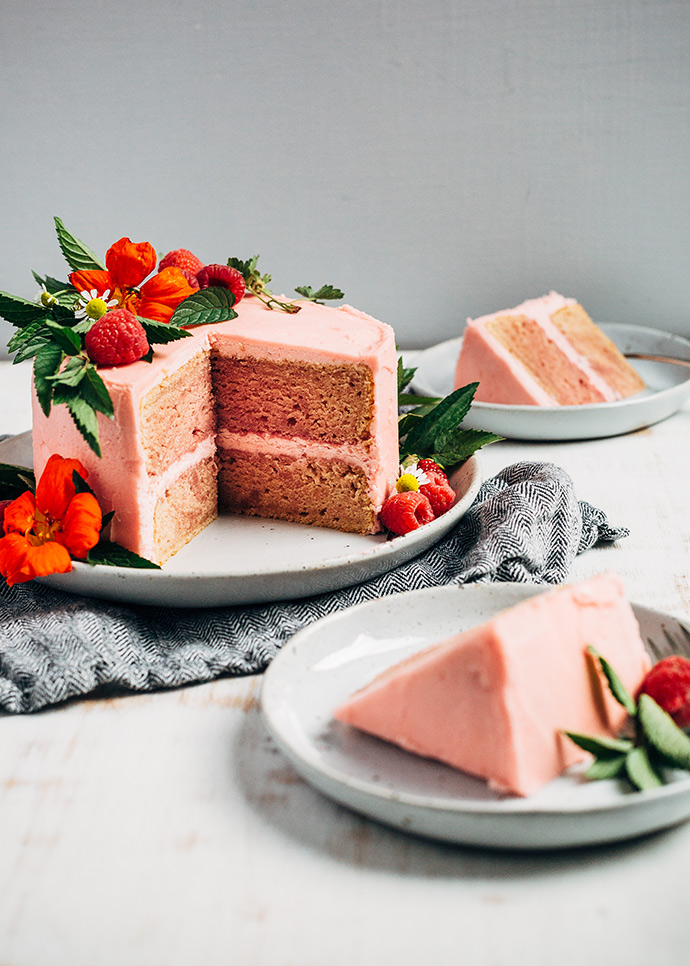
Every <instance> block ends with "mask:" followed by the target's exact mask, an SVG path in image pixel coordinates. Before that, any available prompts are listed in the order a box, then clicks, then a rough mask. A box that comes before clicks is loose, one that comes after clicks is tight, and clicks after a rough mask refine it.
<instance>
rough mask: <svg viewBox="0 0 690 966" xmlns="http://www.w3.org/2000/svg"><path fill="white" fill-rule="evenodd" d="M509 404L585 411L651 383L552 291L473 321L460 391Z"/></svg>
mask: <svg viewBox="0 0 690 966" xmlns="http://www.w3.org/2000/svg"><path fill="white" fill-rule="evenodd" d="M469 382H479V387H478V389H477V392H476V394H475V399H476V400H477V401H479V402H492V403H502V404H507V405H539V406H554V405H582V404H585V403H596V402H611V401H613V400H615V399H620V398H622V397H623V396H628V395H632V394H633V393H635V392H639V391H640V390H641V389H643V388H644V383H643V382H642V380H641V379H640V377H639V376H638V375H637V373H636V372H635V370H634V369H633V368H632V366H630V365H629V364H628V362H627V361H626V360H625V358H624V356H623V355H622V354H621V353H620V352H619V351H618V349H617V348H616V346H615V345H614V344H613V342H611V340H610V339H608V338H607V337H606V336H605V335H604V333H603V332H602V331H601V330H600V329H599V328H598V327H597V326H596V325H595V324H594V323H593V322H592V320H591V319H590V318H589V316H588V315H587V313H586V312H585V311H584V309H583V308H582V306H580V305H578V304H577V302H576V301H575V299H566V298H564V297H563V296H562V295H559V294H558V293H557V292H551V293H549V295H545V296H543V297H542V298H539V299H530V300H528V301H526V302H523V303H522V304H521V305H518V306H516V307H515V308H514V309H506V310H503V311H501V312H494V313H492V314H490V315H485V316H481V317H480V318H478V319H468V321H467V326H466V328H465V332H464V335H463V340H462V347H461V350H460V355H459V357H458V362H457V366H456V373H455V386H456V388H457V387H459V386H462V385H466V384H467V383H469Z"/></svg>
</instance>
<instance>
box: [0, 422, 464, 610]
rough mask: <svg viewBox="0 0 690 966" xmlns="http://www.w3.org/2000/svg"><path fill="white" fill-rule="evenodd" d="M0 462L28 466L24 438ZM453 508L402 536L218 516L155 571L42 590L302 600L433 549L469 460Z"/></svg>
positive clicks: (85, 578) (456, 509)
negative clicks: (345, 531) (390, 537)
mask: <svg viewBox="0 0 690 966" xmlns="http://www.w3.org/2000/svg"><path fill="white" fill-rule="evenodd" d="M0 462H2V463H14V464H17V465H20V466H30V465H31V464H32V453H31V434H30V433H23V434H22V435H21V436H15V437H12V439H9V440H6V441H5V442H2V443H0ZM451 483H452V485H453V487H454V489H455V492H456V494H457V499H456V502H455V504H454V505H453V506H452V507H451V509H450V510H449V511H448V512H447V513H445V514H444V515H443V516H442V517H439V518H438V519H437V520H434V521H432V522H431V523H429V524H427V525H426V526H424V527H420V528H419V530H415V531H413V532H412V533H408V534H406V535H405V536H404V537H395V538H393V539H389V538H388V537H387V536H386V535H385V534H377V535H374V536H366V535H362V534H356V533H354V534H353V533H340V532H339V531H337V530H325V529H323V528H321V527H304V526H300V525H299V524H295V523H283V522H282V521H280V520H260V519H258V518H253V517H231V516H224V517H220V518H219V519H218V520H216V521H215V522H214V523H212V524H211V526H210V527H207V528H206V530H204V531H203V533H201V534H200V535H199V536H198V537H196V538H195V539H194V540H192V542H191V543H189V544H188V545H187V546H186V547H184V548H183V549H182V550H180V552H179V553H178V554H176V555H175V556H174V557H173V558H172V560H170V561H168V563H166V564H165V566H164V567H163V569H162V570H132V569H130V568H126V567H90V566H88V565H87V564H81V563H75V565H74V569H73V570H72V572H71V573H69V574H53V575H52V576H50V577H45V578H42V581H43V583H46V584H49V585H50V586H51V587H56V588H58V589H60V590H65V591H69V592H70V593H76V594H84V595H86V596H87V597H106V598H109V599H111V600H119V601H123V602H127V603H139V604H164V605H165V606H168V607H213V606H220V605H228V604H247V603H259V602H264V601H271V600H287V599H291V598H296V597H307V596H311V595H312V594H320V593H324V592H326V591H332V590H339V589H340V588H342V587H349V586H351V585H352V584H358V583H362V582H363V581H365V580H368V579H369V578H371V577H376V576H378V575H379V574H382V573H386V572H387V571H389V570H392V569H393V567H397V566H399V565H400V564H402V563H405V562H406V561H407V560H411V559H412V558H413V557H416V556H418V554H420V553H423V552H424V551H425V550H428V549H429V548H430V547H432V546H433V545H434V544H435V543H437V542H438V541H439V540H440V539H441V538H442V537H443V536H445V534H446V533H448V531H449V530H450V529H452V527H454V526H455V524H456V523H458V522H459V520H460V519H461V517H463V516H464V514H465V513H466V512H467V510H468V509H469V508H470V506H471V505H472V502H473V501H474V498H475V496H476V495H477V491H478V489H479V487H480V484H481V468H480V463H479V457H478V456H477V455H476V454H475V455H474V456H473V457H471V459H469V460H467V462H466V463H464V464H463V466H461V467H460V468H459V469H458V470H457V471H456V472H455V473H454V474H453V476H452V478H451Z"/></svg>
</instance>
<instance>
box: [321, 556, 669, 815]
mask: <svg viewBox="0 0 690 966" xmlns="http://www.w3.org/2000/svg"><path fill="white" fill-rule="evenodd" d="M590 645H591V646H592V647H594V648H595V649H596V651H597V652H598V653H599V654H601V655H602V656H603V657H605V658H606V659H607V660H608V661H609V663H611V664H612V665H613V667H614V668H615V669H616V671H617V672H618V674H619V676H620V678H621V680H622V681H623V683H624V685H625V686H626V687H627V688H628V689H629V690H630V691H631V692H634V691H635V690H636V688H637V687H638V685H639V684H640V682H641V680H642V678H643V677H644V675H645V673H646V671H647V670H648V669H649V666H650V661H649V658H648V656H647V654H646V651H645V648H644V645H643V643H642V639H641V637H640V632H639V628H638V625H637V621H636V619H635V616H634V614H633V611H632V608H631V607H630V605H629V604H628V602H627V601H626V599H625V594H624V589H623V583H622V581H621V579H620V578H619V577H617V576H615V575H613V574H604V575H601V576H599V577H596V578H594V579H592V580H589V581H585V582H583V583H580V584H575V585H572V586H564V587H559V588H557V589H554V590H551V591H548V592H546V593H544V594H538V595H537V596H534V597H530V598H528V599H526V600H524V601H522V602H521V603H519V604H517V605H516V606H515V607H512V608H510V609H508V610H505V611H503V612H501V613H499V614H497V615H496V616H495V617H493V618H492V619H491V620H489V621H487V622H486V623H485V624H483V625H482V626H480V627H476V628H474V629H472V630H468V631H465V632H463V633H461V634H457V635H455V636H453V637H450V638H448V639H446V640H444V641H441V642H440V643H438V644H436V645H434V646H433V647H431V648H428V649H426V650H425V651H423V652H421V653H419V654H417V655H414V656H413V657H411V658H409V659H407V660H405V661H403V662H401V663H400V664H398V665H396V666H395V667H393V668H391V669H389V670H388V671H386V672H384V673H383V674H381V675H379V677H377V678H376V679H375V680H374V681H372V682H371V683H370V684H369V685H367V686H366V687H364V688H363V689H361V690H360V691H358V692H356V693H355V694H354V695H352V697H350V698H349V700H347V701H346V702H345V703H344V704H343V705H341V706H340V707H339V708H337V709H336V711H335V712H334V716H335V718H336V719H338V720H339V721H341V722H343V723H345V724H348V725H352V726H354V727H356V728H359V729H360V730H362V731H365V732H368V733H369V734H372V735H375V736H376V737H378V738H383V739H385V740H386V741H390V742H393V743H394V744H396V745H399V746H400V747H402V748H404V749H406V750H407V751H411V752H414V753H415V754H418V755H423V756H425V757H428V758H434V759H438V760H439V761H442V762H445V763H447V764H449V765H451V766H452V767H454V768H458V769H460V770H462V771H466V772H469V773H470V774H472V775H476V776H478V777H480V778H484V779H486V780H488V781H489V782H490V784H491V786H492V787H494V788H495V789H497V790H500V791H505V792H510V793H512V794H515V795H523V796H524V795H529V794H531V793H533V792H534V791H536V790H537V789H538V788H539V787H541V786H542V785H543V784H545V783H546V782H548V781H550V780H551V779H552V778H555V777H556V776H557V775H559V774H561V772H562V771H563V770H564V769H566V768H568V767H569V766H570V765H573V764H575V763H576V762H578V761H581V760H582V759H583V758H584V757H586V755H585V753H584V752H583V751H582V750H581V749H580V748H578V747H577V746H575V745H574V744H573V743H572V742H571V741H569V740H568V739H567V738H566V737H565V736H564V735H563V734H562V732H563V730H568V731H577V732H587V733H592V734H609V735H615V734H616V733H617V732H618V731H619V730H620V728H621V727H622V725H623V723H624V721H625V717H626V714H625V711H624V710H623V708H622V707H621V706H620V705H619V704H617V703H616V702H615V701H614V699H613V698H612V697H611V695H610V693H609V692H608V689H607V687H606V686H605V685H604V684H603V683H602V681H601V674H600V672H599V671H598V670H597V669H596V668H595V665H594V662H593V660H592V657H591V655H590V654H589V653H588V651H587V648H588V646H590Z"/></svg>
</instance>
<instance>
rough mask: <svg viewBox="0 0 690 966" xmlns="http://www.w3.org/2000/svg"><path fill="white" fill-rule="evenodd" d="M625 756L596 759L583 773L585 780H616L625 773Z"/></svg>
mask: <svg viewBox="0 0 690 966" xmlns="http://www.w3.org/2000/svg"><path fill="white" fill-rule="evenodd" d="M626 760H627V755H618V756H617V757H615V758H598V759H597V760H596V761H593V762H592V764H591V765H590V766H589V768H588V769H587V770H586V771H585V778H589V780H590V781H599V780H601V779H602V778H618V776H619V775H622V774H623V773H624V772H625V763H626Z"/></svg>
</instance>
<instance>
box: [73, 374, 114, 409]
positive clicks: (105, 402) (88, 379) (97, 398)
mask: <svg viewBox="0 0 690 966" xmlns="http://www.w3.org/2000/svg"><path fill="white" fill-rule="evenodd" d="M79 388H80V392H81V395H82V396H83V397H84V399H85V401H86V402H87V403H88V404H89V406H91V407H92V408H93V409H95V410H96V411H97V412H99V413H103V415H104V416H107V417H108V418H109V419H112V418H113V415H114V411H113V401H112V399H111V398H110V393H109V392H108V390H107V389H106V386H105V383H104V382H103V380H102V379H101V377H100V376H99V375H98V372H97V371H96V367H95V366H94V365H93V364H91V365H89V366H87V368H86V371H85V373H84V380H83V382H82V383H81V384H80V387H79Z"/></svg>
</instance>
